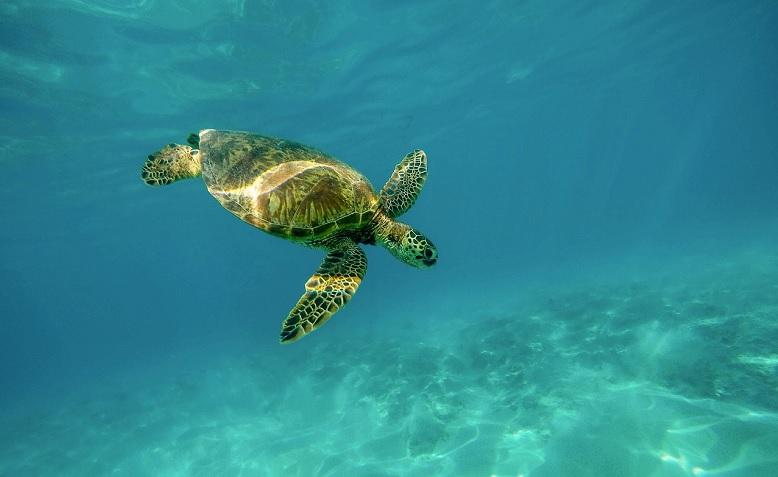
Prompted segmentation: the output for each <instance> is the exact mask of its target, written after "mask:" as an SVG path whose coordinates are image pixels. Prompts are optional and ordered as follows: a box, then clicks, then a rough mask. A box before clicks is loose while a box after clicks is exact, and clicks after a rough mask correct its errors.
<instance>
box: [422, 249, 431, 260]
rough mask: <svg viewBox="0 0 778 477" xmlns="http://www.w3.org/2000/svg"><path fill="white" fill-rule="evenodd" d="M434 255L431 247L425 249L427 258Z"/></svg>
mask: <svg viewBox="0 0 778 477" xmlns="http://www.w3.org/2000/svg"><path fill="white" fill-rule="evenodd" d="M432 255H433V253H432V249H429V248H428V249H427V250H425V251H424V256H425V257H426V258H427V259H430V258H432Z"/></svg>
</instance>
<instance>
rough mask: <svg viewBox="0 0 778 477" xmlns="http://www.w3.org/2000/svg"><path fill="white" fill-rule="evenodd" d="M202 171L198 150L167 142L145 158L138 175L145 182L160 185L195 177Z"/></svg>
mask: <svg viewBox="0 0 778 477" xmlns="http://www.w3.org/2000/svg"><path fill="white" fill-rule="evenodd" d="M202 171H203V165H202V162H200V151H198V150H197V149H192V148H191V147H190V146H182V145H180V144H168V145H167V146H165V147H164V148H163V149H162V150H161V151H159V152H155V153H154V154H151V155H150V156H149V157H148V158H147V159H146V163H145V164H143V168H141V173H140V175H141V177H142V178H143V182H145V183H146V184H148V185H151V186H160V185H167V184H170V183H171V182H175V181H178V180H181V179H190V178H192V177H197V176H199V175H200V174H201V173H202Z"/></svg>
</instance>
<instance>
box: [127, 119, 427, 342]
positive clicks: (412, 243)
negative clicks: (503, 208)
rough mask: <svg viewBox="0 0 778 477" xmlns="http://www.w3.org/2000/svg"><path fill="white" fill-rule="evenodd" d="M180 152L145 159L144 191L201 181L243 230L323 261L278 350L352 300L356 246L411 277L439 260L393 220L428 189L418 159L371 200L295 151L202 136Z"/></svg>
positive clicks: (318, 156)
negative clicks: (379, 250) (381, 254)
mask: <svg viewBox="0 0 778 477" xmlns="http://www.w3.org/2000/svg"><path fill="white" fill-rule="evenodd" d="M187 143H188V144H169V145H167V146H165V147H164V148H163V149H162V150H160V151H159V152H156V153H154V154H151V155H150V156H148V158H147V159H146V163H145V164H144V165H143V167H142V170H141V177H142V178H143V181H144V182H145V183H146V184H149V185H152V186H160V185H167V184H170V183H172V182H175V181H177V180H181V179H189V178H195V177H199V176H202V178H203V180H204V181H205V185H206V186H207V187H208V191H209V192H210V193H211V195H213V196H214V197H215V198H216V200H218V201H219V203H221V205H222V206H224V208H225V209H227V210H229V211H230V212H232V213H233V214H235V215H236V216H238V217H239V218H240V219H241V220H243V221H244V222H246V223H248V224H251V225H253V226H254V227H256V228H258V229H260V230H264V231H265V232H267V233H269V234H271V235H274V236H276V237H280V238H283V239H286V240H289V241H292V242H295V243H298V244H300V245H303V246H306V247H311V248H316V249H321V250H325V251H326V252H327V256H326V257H325V258H324V261H323V262H322V263H321V265H319V268H318V269H317V270H316V272H315V273H314V274H313V276H312V277H311V278H310V279H309V280H308V282H307V283H306V284H305V293H304V294H303V296H302V297H300V299H299V301H298V302H297V304H296V305H295V306H294V308H293V309H292V311H291V312H289V315H288V316H287V317H286V319H285V320H284V323H283V325H282V328H281V342H282V343H289V342H292V341H295V340H297V339H299V338H301V337H303V336H305V335H306V334H308V333H310V332H311V331H313V330H315V329H316V328H318V327H319V326H321V325H322V323H324V322H325V321H327V320H328V319H329V318H330V317H331V316H332V315H333V314H335V313H336V312H337V311H338V310H339V309H341V308H343V307H344V306H345V305H346V304H347V303H348V302H349V300H351V297H352V296H353V295H354V293H355V292H356V290H357V288H358V287H359V284H360V283H361V282H362V279H363V278H364V276H365V272H366V271H367V257H366V256H365V252H364V251H363V250H362V248H361V247H360V246H359V245H360V244H367V245H375V244H379V245H382V246H383V247H385V248H386V249H387V250H389V252H390V253H391V254H392V255H394V256H395V257H396V258H398V259H399V260H401V261H403V262H405V263H407V264H409V265H412V266H414V267H417V268H427V267H431V266H432V265H434V264H435V262H436V261H437V259H438V252H437V249H436V248H435V246H434V245H433V244H432V242H431V241H430V240H429V239H428V238H427V237H425V236H424V235H423V234H422V233H420V232H419V231H417V230H416V229H414V228H413V227H411V226H410V225H407V224H404V223H402V222H399V221H397V220H395V219H396V218H397V217H399V216H400V215H402V214H403V213H405V212H406V211H407V210H408V209H410V208H411V206H412V205H413V204H414V202H416V199H417V198H418V197H419V193H420V192H421V188H422V186H423V185H424V181H425V180H426V179H427V156H426V155H425V154H424V152H423V151H421V150H418V149H417V150H415V151H412V152H410V153H408V154H407V155H406V156H405V158H403V160H402V161H400V163H399V164H397V166H396V167H395V169H394V172H393V173H392V176H391V177H390V178H389V180H388V181H387V182H386V185H384V187H383V189H381V191H380V192H376V190H375V189H374V188H373V186H372V185H371V184H370V181H368V180H367V178H366V177H365V176H364V175H362V174H361V173H359V172H358V171H357V170H355V169H353V168H352V167H350V166H348V165H347V164H345V163H343V162H341V161H339V160H337V159H335V158H334V157H332V156H329V155H327V154H325V153H323V152H321V151H319V150H316V149H314V148H311V147H308V146H304V145H302V144H298V143H296V142H293V141H288V140H285V139H279V138H275V137H269V136H263V135H259V134H253V133H248V132H241V131H220V130H215V129H206V130H203V131H201V132H200V133H199V134H191V135H190V136H189V138H188V140H187Z"/></svg>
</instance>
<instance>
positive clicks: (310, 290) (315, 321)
mask: <svg viewBox="0 0 778 477" xmlns="http://www.w3.org/2000/svg"><path fill="white" fill-rule="evenodd" d="M366 271H367V257H366V256H365V252H363V251H362V249H361V248H360V247H359V245H357V244H356V243H355V242H354V241H353V240H351V239H342V240H340V241H338V242H337V243H336V244H335V245H334V246H333V247H332V249H331V250H330V251H329V253H328V254H327V256H326V257H325V258H324V261H323V262H322V263H321V265H320V266H319V268H318V269H317V270H316V273H314V274H313V276H312V277H311V278H310V279H309V280H308V283H306V284H305V294H303V296H302V297H300V300H299V301H298V302H297V305H295V307H294V308H293V309H292V311H291V312H289V316H287V317H286V319H285V320H284V324H283V327H282V328H281V343H291V342H292V341H295V340H297V339H300V338H302V337H303V336H305V335H306V334H308V333H310V332H311V331H313V330H315V329H316V328H318V327H319V326H321V325H322V323H324V322H325V321H327V320H328V319H329V318H330V317H331V316H332V315H334V314H335V313H336V312H337V311H338V310H339V309H341V308H343V307H344V306H346V303H348V302H349V300H351V296H352V295H353V294H354V292H356V291H357V287H359V284H360V283H361V282H362V278H363V277H364V276H365V272H366Z"/></svg>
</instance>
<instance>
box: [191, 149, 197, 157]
mask: <svg viewBox="0 0 778 477" xmlns="http://www.w3.org/2000/svg"><path fill="white" fill-rule="evenodd" d="M198 154H200V151H198V150H197V149H192V150H191V151H189V155H190V156H192V157H194V156H196V155H198Z"/></svg>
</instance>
